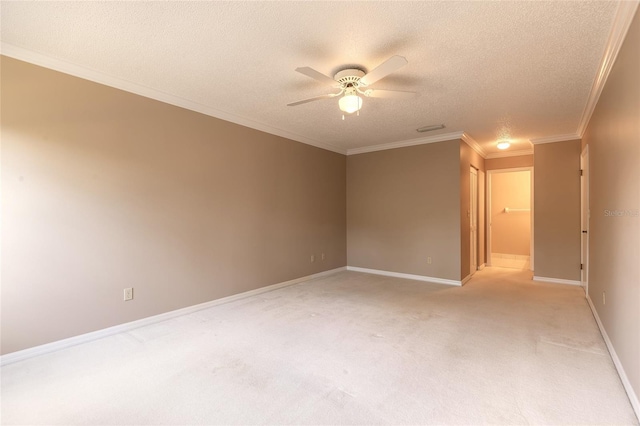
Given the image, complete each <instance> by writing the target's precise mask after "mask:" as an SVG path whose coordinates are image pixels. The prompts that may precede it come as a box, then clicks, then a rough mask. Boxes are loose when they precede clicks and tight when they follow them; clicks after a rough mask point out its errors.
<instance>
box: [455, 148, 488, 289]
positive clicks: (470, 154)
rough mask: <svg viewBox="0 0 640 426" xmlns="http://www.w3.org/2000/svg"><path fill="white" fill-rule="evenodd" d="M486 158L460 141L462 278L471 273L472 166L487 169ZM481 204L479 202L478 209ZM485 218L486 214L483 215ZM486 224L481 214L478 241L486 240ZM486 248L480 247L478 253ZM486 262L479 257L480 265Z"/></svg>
mask: <svg viewBox="0 0 640 426" xmlns="http://www.w3.org/2000/svg"><path fill="white" fill-rule="evenodd" d="M484 161H485V160H484V158H482V157H481V156H480V154H478V153H477V152H475V151H474V150H473V149H471V147H470V146H469V145H467V144H466V143H465V142H464V141H460V161H459V164H460V189H459V191H460V248H461V250H460V258H461V263H460V276H461V277H462V278H465V277H467V276H468V275H469V274H470V273H471V258H470V253H471V243H470V238H471V231H470V229H471V222H470V220H469V214H470V211H471V210H470V209H471V196H470V190H469V188H470V178H471V176H470V175H471V172H470V168H471V167H472V166H473V167H474V168H475V169H478V170H482V171H484V170H485V165H484ZM479 209H480V204H478V210H479ZM483 219H484V216H483ZM484 230H485V226H484V224H483V223H480V216H478V241H480V240H482V241H484ZM480 252H482V253H483V254H484V249H478V255H479V254H480ZM483 263H484V259H480V258H479V259H478V265H481V264H483Z"/></svg>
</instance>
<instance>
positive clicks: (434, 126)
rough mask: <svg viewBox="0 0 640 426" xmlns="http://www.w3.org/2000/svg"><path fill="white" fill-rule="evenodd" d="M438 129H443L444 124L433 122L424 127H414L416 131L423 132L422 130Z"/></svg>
mask: <svg viewBox="0 0 640 426" xmlns="http://www.w3.org/2000/svg"><path fill="white" fill-rule="evenodd" d="M440 129H444V124H433V125H431V126H424V127H420V128H419V129H416V131H418V132H420V133H423V132H430V131H432V130H440Z"/></svg>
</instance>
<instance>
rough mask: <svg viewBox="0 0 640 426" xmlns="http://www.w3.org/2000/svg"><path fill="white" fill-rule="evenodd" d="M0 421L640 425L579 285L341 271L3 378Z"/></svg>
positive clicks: (76, 350)
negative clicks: (438, 280)
mask: <svg viewBox="0 0 640 426" xmlns="http://www.w3.org/2000/svg"><path fill="white" fill-rule="evenodd" d="M1 380H2V382H1V384H2V406H1V408H2V423H3V424H91V425H96V424H481V423H485V424H486V423H490V424H637V419H636V417H635V416H634V413H633V411H632V408H631V405H630V403H629V401H628V399H627V396H626V394H625V392H624V389H623V387H622V384H621V382H620V379H619V377H618V375H617V373H616V370H615V368H614V365H613V362H612V361H611V358H610V356H609V354H608V352H607V349H606V346H605V344H604V341H603V339H602V337H601V335H600V333H599V331H598V328H597V326H596V323H595V320H594V319H593V317H592V315H591V312H590V310H589V307H588V305H587V303H586V301H585V299H584V292H583V290H582V289H581V288H580V287H576V286H568V285H559V284H547V283H536V282H532V281H531V273H530V272H527V271H517V270H513V269H502V268H495V267H494V268H486V269H485V270H483V271H480V272H478V273H476V275H475V276H474V277H473V279H472V280H470V281H469V282H468V283H467V284H466V285H465V286H464V287H453V286H445V285H438V284H429V283H424V282H417V281H410V280H403V279H398V278H390V277H383V276H376V275H369V274H363V273H357V272H340V273H337V274H334V275H331V276H328V277H324V278H318V279H315V280H311V281H307V282H305V283H301V284H298V285H294V286H290V287H286V288H281V289H278V290H274V291H271V292H268V293H263V294H260V295H255V296H251V297H247V298H244V299H241V300H236V301H234V302H230V303H227V304H223V305H218V306H215V307H212V308H208V309H206V310H201V311H198V312H195V313H192V314H189V315H185V316H182V317H178V318H175V319H172V320H169V321H165V322H162V323H158V324H154V325H150V326H146V327H142V328H138V329H135V330H133V331H130V332H127V333H121V334H118V335H114V336H111V337H107V338H103V339H100V340H96V341H93V342H90V343H86V344H83V345H79V346H75V347H72V348H68V349H64V350H61V351H58V352H55V353H50V354H46V355H42V356H39V357H35V358H32V359H29V360H26V361H22V362H18V363H15V364H10V365H6V366H4V367H2V377H1Z"/></svg>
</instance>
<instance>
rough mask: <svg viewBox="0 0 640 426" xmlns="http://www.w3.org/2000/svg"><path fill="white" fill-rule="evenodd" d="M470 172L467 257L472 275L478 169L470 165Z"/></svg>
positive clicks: (475, 258)
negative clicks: (468, 247) (469, 235)
mask: <svg viewBox="0 0 640 426" xmlns="http://www.w3.org/2000/svg"><path fill="white" fill-rule="evenodd" d="M470 172H471V173H470V176H471V180H470V182H469V194H470V196H471V200H470V204H469V205H470V212H469V220H470V223H469V225H470V226H469V229H470V231H471V238H470V240H471V242H470V245H471V246H470V248H471V250H470V251H469V257H470V258H471V264H470V267H471V269H470V274H471V275H473V273H474V272H476V270H477V269H478V171H477V170H476V169H474V168H473V167H471V168H470Z"/></svg>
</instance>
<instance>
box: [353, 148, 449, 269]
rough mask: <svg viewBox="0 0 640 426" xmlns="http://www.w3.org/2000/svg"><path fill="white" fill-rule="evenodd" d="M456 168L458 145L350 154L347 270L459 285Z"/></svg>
mask: <svg viewBox="0 0 640 426" xmlns="http://www.w3.org/2000/svg"><path fill="white" fill-rule="evenodd" d="M459 162H460V148H459V141H458V140H453V141H447V142H440V143H434V144H428V145H419V146H412V147H406V148H398V149H391V150H387V151H377V152H370V153H366V154H358V155H350V156H349V157H348V158H347V247H348V264H349V266H357V267H362V268H370V269H378V270H384V271H392V272H402V273H408V274H417V275H425V276H430V277H436V278H444V279H451V280H460V219H459V217H460V216H459V211H460V195H459V194H460V173H459V172H458V170H459V166H458V165H459ZM429 256H430V257H432V264H430V265H429V264H427V257H429Z"/></svg>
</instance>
